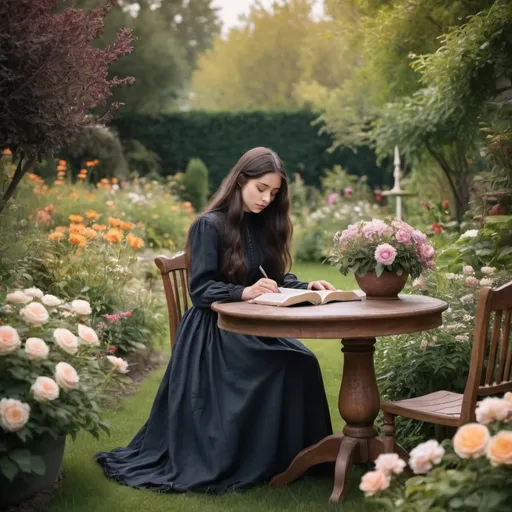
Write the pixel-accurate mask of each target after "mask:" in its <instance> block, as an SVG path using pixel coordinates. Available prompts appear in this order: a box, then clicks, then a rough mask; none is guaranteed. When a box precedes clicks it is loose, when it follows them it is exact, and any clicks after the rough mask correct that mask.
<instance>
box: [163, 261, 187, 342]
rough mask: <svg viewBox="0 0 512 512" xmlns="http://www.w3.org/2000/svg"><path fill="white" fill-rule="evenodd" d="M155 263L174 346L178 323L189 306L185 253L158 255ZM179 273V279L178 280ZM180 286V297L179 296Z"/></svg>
mask: <svg viewBox="0 0 512 512" xmlns="http://www.w3.org/2000/svg"><path fill="white" fill-rule="evenodd" d="M155 265H156V266H157V267H158V268H159V270H160V273H161V274H162V280H163V284H164V291H165V298H166V301H167V310H168V313H169V330H170V335H171V347H173V346H174V342H175V340H176V333H177V330H178V324H179V323H180V321H181V318H182V317H183V314H184V313H185V311H186V310H187V309H188V307H189V301H188V299H187V293H188V284H187V283H188V264H187V258H186V255H185V253H183V252H182V253H178V254H177V255H176V256H174V258H166V257H165V256H159V257H157V258H155ZM178 274H179V281H178ZM180 288H181V298H180Z"/></svg>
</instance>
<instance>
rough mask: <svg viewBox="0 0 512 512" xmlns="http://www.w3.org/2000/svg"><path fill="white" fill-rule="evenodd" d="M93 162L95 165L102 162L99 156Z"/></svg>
mask: <svg viewBox="0 0 512 512" xmlns="http://www.w3.org/2000/svg"><path fill="white" fill-rule="evenodd" d="M92 163H93V164H94V165H98V164H99V163H100V161H99V160H98V159H97V158H95V159H94V160H93V161H92Z"/></svg>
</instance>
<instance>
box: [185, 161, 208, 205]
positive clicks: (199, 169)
mask: <svg viewBox="0 0 512 512" xmlns="http://www.w3.org/2000/svg"><path fill="white" fill-rule="evenodd" d="M182 184H183V185H184V187H185V191H184V194H183V198H184V199H186V200H188V201H190V202H191V203H192V206H193V207H194V210H195V211H196V212H200V211H201V210H202V209H203V207H204V205H205V204H206V200H207V198H208V169H207V167H206V165H204V163H203V161H202V160H201V159H200V158H192V159H191V160H190V162H189V163H188V165H187V169H186V170H185V175H184V176H183V182H182Z"/></svg>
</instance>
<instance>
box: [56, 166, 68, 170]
mask: <svg viewBox="0 0 512 512" xmlns="http://www.w3.org/2000/svg"><path fill="white" fill-rule="evenodd" d="M67 170H68V168H67V167H66V166H65V165H57V171H67Z"/></svg>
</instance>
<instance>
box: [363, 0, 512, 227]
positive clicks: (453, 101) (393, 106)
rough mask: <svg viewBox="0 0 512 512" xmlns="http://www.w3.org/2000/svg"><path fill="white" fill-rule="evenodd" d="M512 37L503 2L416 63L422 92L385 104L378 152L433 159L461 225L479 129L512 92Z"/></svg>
mask: <svg viewBox="0 0 512 512" xmlns="http://www.w3.org/2000/svg"><path fill="white" fill-rule="evenodd" d="M511 33H512V5H510V3H509V2H505V1H500V0H498V1H496V2H495V3H494V5H493V6H492V7H491V8H490V9H488V10H486V11H483V12H481V13H479V14H476V15H474V16H472V17H470V18H469V21H467V23H466V24H465V25H464V26H462V27H457V28H454V29H452V30H450V31H449V32H447V33H446V34H445V35H444V36H443V37H442V39H441V41H442V45H441V47H440V48H439V49H438V50H437V51H436V52H435V53H433V54H429V55H424V56H422V57H420V58H418V59H417V60H415V61H414V63H413V67H414V69H415V70H416V71H418V72H419V73H420V76H421V80H420V83H421V85H422V86H423V87H422V88H421V89H419V90H418V91H417V92H415V93H414V94H413V95H411V96H407V97H405V98H403V99H400V100H399V101H396V102H394V103H390V104H388V105H386V107H385V108H384V109H383V111H382V113H381V115H380V117H379V118H378V120H377V121H376V123H375V128H374V130H373V136H374V138H375V141H376V145H377V148H378V149H379V150H380V151H381V152H387V149H388V148H389V147H393V145H394V144H396V143H398V142H399V143H400V145H401V148H402V150H403V151H404V152H406V153H408V154H409V155H411V156H416V157H418V156H421V154H422V152H424V151H425V150H426V151H427V152H428V154H429V155H431V156H432V157H433V158H434V159H435V161H436V162H437V163H438V164H439V165H440V167H441V168H442V169H443V171H444V173H445V174H446V177H447V178H448V181H449V182H450V185H451V188H452V192H453V195H454V197H455V199H456V206H457V218H458V220H459V221H461V220H462V216H463V214H464V212H465V211H466V210H467V209H468V204H469V197H470V185H471V179H472V169H471V166H470V164H469V162H468V156H469V151H470V149H471V148H472V147H474V145H475V143H476V142H477V140H478V138H479V137H480V133H479V123H481V122H482V121H485V120H486V118H488V115H489V114H490V112H491V110H492V114H491V115H495V112H496V110H495V109H494V107H493V106H494V104H495V103H496V101H500V98H502V95H503V94H504V93H506V92H507V91H512V61H511V58H510V56H511V55H512V40H511V39H510V34H511ZM509 101H510V96H507V97H506V99H504V100H503V102H504V103H508V102H509ZM504 112H505V111H504ZM505 115H508V112H507V113H506V114H505Z"/></svg>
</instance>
